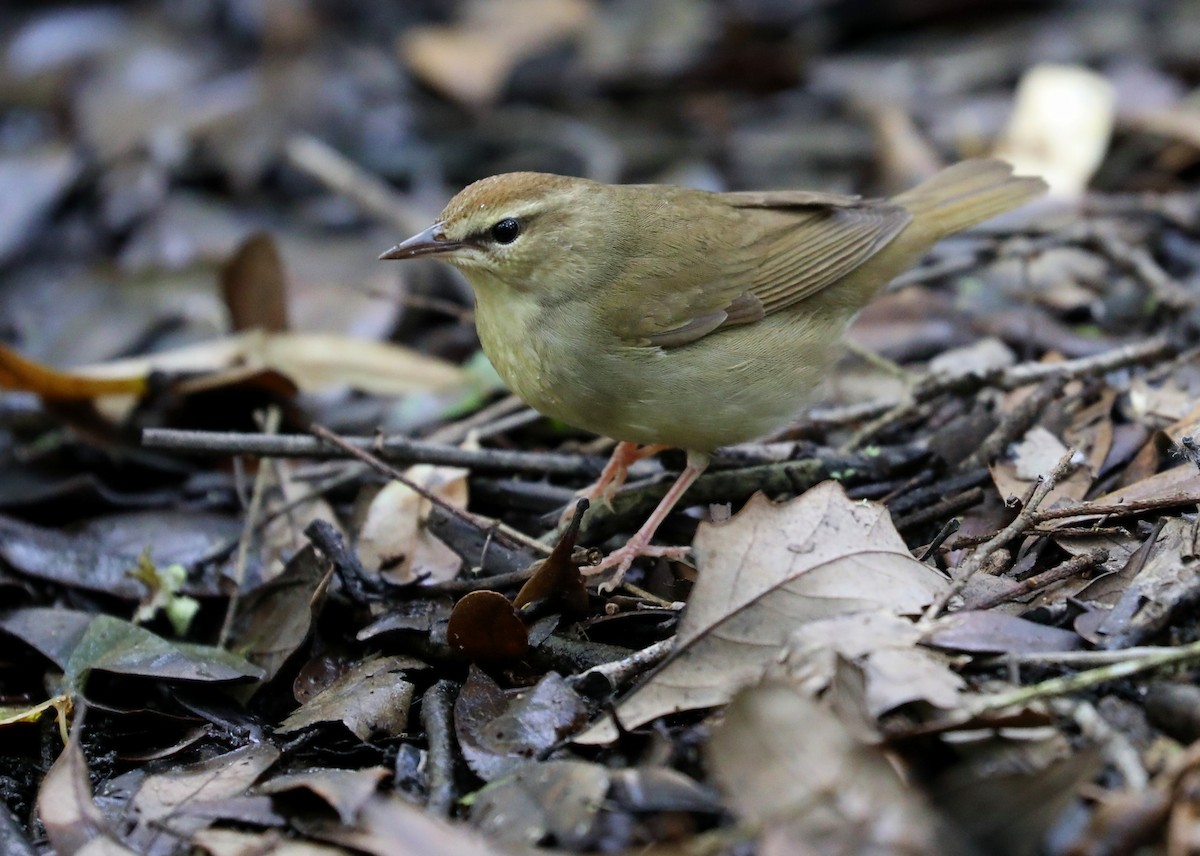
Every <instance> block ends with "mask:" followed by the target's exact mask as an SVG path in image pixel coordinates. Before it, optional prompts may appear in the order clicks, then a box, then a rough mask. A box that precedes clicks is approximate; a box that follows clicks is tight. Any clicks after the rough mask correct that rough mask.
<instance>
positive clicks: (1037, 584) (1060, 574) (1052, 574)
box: [969, 547, 1108, 609]
mask: <svg viewBox="0 0 1200 856" xmlns="http://www.w3.org/2000/svg"><path fill="white" fill-rule="evenodd" d="M1107 559H1108V550H1105V549H1104V548H1103V547H1098V548H1096V549H1095V550H1089V551H1088V552H1086V553H1082V554H1080V555H1078V556H1074V557H1072V558H1070V559H1067V560H1066V561H1065V562H1063V563H1061V564H1059V565H1056V566H1055V567H1053V568H1051V569H1050V570H1048V571H1043V572H1042V573H1040V574H1035V575H1034V576H1032V577H1029V578H1028V579H1025V580H1022V581H1021V582H1019V583H1015V584H1014V585H1013V587H1012V588H1011V589H1009V590H1008V591H1005V592H999V593H998V594H994V595H992V596H991V597H987V598H984V599H983V600H981V601H979V602H978V603H972V604H971V605H970V607H969V608H970V609H991V608H992V607H993V606H999V605H1000V604H1002V603H1006V602H1007V601H1010V600H1016V599H1017V598H1020V597H1025V596H1027V595H1031V594H1033V593H1034V592H1036V591H1038V590H1039V589H1044V588H1045V587H1046V586H1048V585H1051V584H1053V583H1056V582H1059V581H1060V580H1066V579H1070V578H1071V577H1073V576H1075V575H1076V574H1080V573H1082V572H1084V571H1086V570H1087V569H1088V568H1093V567H1095V566H1096V565H1099V564H1100V563H1101V562H1104V561H1106V560H1107Z"/></svg>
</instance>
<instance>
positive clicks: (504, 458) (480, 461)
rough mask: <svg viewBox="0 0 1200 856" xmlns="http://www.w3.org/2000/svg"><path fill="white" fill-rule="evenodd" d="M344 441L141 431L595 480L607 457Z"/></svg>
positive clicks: (282, 452) (186, 443)
mask: <svg viewBox="0 0 1200 856" xmlns="http://www.w3.org/2000/svg"><path fill="white" fill-rule="evenodd" d="M342 439H343V445H339V446H338V447H337V448H335V449H331V448H330V447H329V446H328V445H327V444H325V443H322V442H321V441H320V440H318V439H317V438H315V437H307V436H305V435H303V434H276V435H273V436H269V437H268V436H265V435H262V434H249V433H239V432H235V431H178V430H174V429H170V428H146V429H145V430H143V431H142V445H143V446H146V447H147V448H152V449H170V450H172V451H176V452H193V453H204V454H216V455H258V456H261V457H270V458H331V457H355V454H354V452H353V451H350V449H351V448H353V449H354V450H368V451H371V452H374V453H375V454H376V455H378V456H379V457H382V458H385V459H387V460H389V461H396V462H400V463H419V464H439V465H443V466H448V467H465V468H468V469H473V470H493V471H502V472H522V473H531V474H536V475H557V476H570V477H574V478H579V479H594V478H596V477H597V476H598V475H600V470H601V469H602V468H603V461H600V460H597V459H592V458H583V457H580V456H578V455H558V454H553V453H550V452H513V451H509V450H507V449H460V448H458V447H457V446H448V445H444V444H441V443H430V442H426V441H423V440H412V439H410V438H408V437H397V436H391V437H383V438H375V437H345V438H342ZM339 450H340V452H339Z"/></svg>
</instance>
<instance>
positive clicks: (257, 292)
mask: <svg viewBox="0 0 1200 856" xmlns="http://www.w3.org/2000/svg"><path fill="white" fill-rule="evenodd" d="M221 295H222V297H223V298H224V299H225V306H226V308H228V309H229V318H230V321H231V322H232V326H233V329H234V330H269V331H271V332H272V333H279V332H282V331H284V330H287V329H288V327H289V324H288V299H287V276H286V274H285V273H284V270H283V261H282V260H281V259H280V258H279V249H278V247H276V246H275V239H274V238H272V237H271V236H270V235H269V234H267V233H266V232H255V233H254V234H253V235H251V236H250V237H248V238H246V240H245V241H243V242H242V244H241V246H239V247H238V248H237V250H236V251H235V252H234V254H233V256H232V257H231V258H230V259H229V261H227V262H226V263H225V265H224V266H223V267H222V268H221Z"/></svg>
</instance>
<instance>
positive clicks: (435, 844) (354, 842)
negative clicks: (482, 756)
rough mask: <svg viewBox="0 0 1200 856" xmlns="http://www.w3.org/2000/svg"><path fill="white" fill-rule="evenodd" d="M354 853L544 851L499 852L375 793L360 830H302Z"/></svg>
mask: <svg viewBox="0 0 1200 856" xmlns="http://www.w3.org/2000/svg"><path fill="white" fill-rule="evenodd" d="M305 831H306V832H310V833H312V834H313V835H315V836H316V837H318V838H323V839H325V840H327V841H331V842H333V843H334V844H339V845H341V846H343V847H349V848H352V849H353V850H354V851H355V852H363V853H370V854H372V856H429V854H431V853H436V854H438V856H534V854H545V853H546V851H545V850H538V849H534V848H532V847H520V846H517V845H513V844H509V845H505V846H503V847H501V846H500V845H498V844H495V843H493V842H492V841H489V840H488V839H486V838H484V837H483V836H482V835H480V834H479V833H477V832H475V831H474V830H473V829H470V828H468V827H466V826H464V825H462V824H451V823H448V822H447V821H444V820H441V819H440V818H437V817H434V816H433V815H432V814H431V813H430V812H428V811H426V810H425V809H424V808H422V807H420V806H415V805H413V804H412V803H410V802H408V801H406V800H405V799H404V798H403V797H400V796H398V795H395V794H389V795H387V796H383V795H381V794H376V795H375V797H374V798H372V799H371V800H369V801H368V802H367V804H366V805H365V806H363V810H362V813H361V815H360V817H359V821H358V825H357V826H355V827H348V826H345V825H343V824H340V823H333V822H326V823H317V824H312V825H309V826H308V828H307V829H306V830H305Z"/></svg>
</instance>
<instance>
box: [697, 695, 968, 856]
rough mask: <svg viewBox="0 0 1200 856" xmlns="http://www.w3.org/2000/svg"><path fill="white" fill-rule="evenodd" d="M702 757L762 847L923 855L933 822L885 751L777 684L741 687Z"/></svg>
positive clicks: (934, 846) (934, 843) (934, 835)
mask: <svg viewBox="0 0 1200 856" xmlns="http://www.w3.org/2000/svg"><path fill="white" fill-rule="evenodd" d="M707 757H708V764H709V768H710V769H711V770H712V771H713V775H714V776H715V777H716V779H717V781H719V782H720V783H721V785H722V787H723V789H724V791H725V793H726V795H727V797H728V799H729V802H730V803H731V804H732V806H733V808H734V810H735V811H736V812H737V813H738V815H739V817H741V819H742V820H743V821H745V822H747V823H748V825H750V826H751V827H757V828H760V829H762V830H763V832H762V838H761V839H760V850H759V852H763V853H768V852H769V853H780V854H782V853H814V854H815V853H820V854H823V856H824V854H837V855H838V856H841V854H845V856H850V854H859V853H875V854H896V855H897V856H898V854H913V856H916V854H925V853H943V852H959V851H957V850H954V849H943V848H942V847H940V846H938V845H939V844H945V843H946V842H944V841H939V838H940V836H939V834H938V821H937V818H936V815H935V814H934V813H933V811H932V810H931V809H930V807H929V805H928V804H927V803H926V802H925V801H924V799H923V798H922V797H921V796H920V792H919V791H918V790H917V789H915V788H912V787H910V786H909V785H908V784H906V783H905V782H904V781H903V780H902V779H901V778H900V776H899V775H897V773H896V770H895V769H894V768H893V767H892V765H891V764H890V763H889V761H888V758H887V757H886V756H885V754H884V753H883V751H882V750H880V749H879V748H877V747H874V746H868V745H864V744H862V743H860V742H858V741H857V740H855V738H854V737H853V735H852V734H851V733H850V731H849V730H848V729H847V728H846V726H845V725H844V724H843V723H842V722H841V721H840V720H839V718H838V717H837V716H836V715H835V714H834V713H833V712H832V711H830V710H829V709H828V708H827V707H825V706H824V705H822V704H820V703H819V702H817V701H814V700H813V699H812V698H810V697H809V696H808V695H807V694H806V693H805V692H804V691H802V690H800V689H799V688H797V687H796V686H794V685H792V684H790V683H787V682H783V681H776V680H772V681H765V682H763V683H761V684H759V685H757V686H754V687H751V688H749V689H746V690H742V691H741V692H740V693H738V695H737V696H736V697H735V698H734V699H733V701H731V702H730V704H729V707H728V708H727V709H726V711H725V718H724V721H723V722H722V723H721V724H720V725H718V726H717V728H716V729H715V730H714V732H713V736H712V740H711V741H710V743H709V746H708V753H707Z"/></svg>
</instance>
